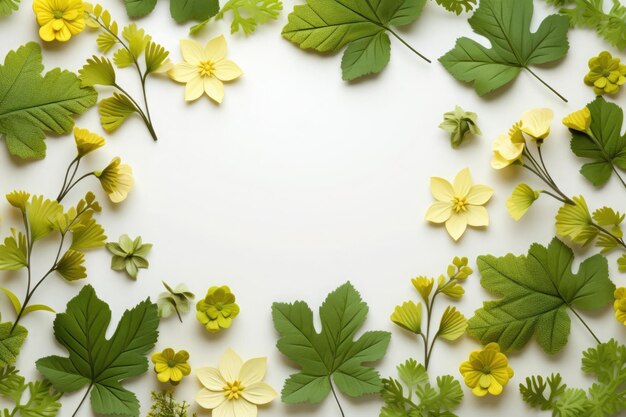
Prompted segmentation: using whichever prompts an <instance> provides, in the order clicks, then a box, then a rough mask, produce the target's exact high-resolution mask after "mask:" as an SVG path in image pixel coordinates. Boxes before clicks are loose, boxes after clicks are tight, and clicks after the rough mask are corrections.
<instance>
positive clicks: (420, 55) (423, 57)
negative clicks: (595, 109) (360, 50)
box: [385, 27, 567, 101]
mask: <svg viewBox="0 0 626 417" xmlns="http://www.w3.org/2000/svg"><path fill="white" fill-rule="evenodd" d="M385 29H386V30H387V31H388V32H389V33H391V34H392V35H393V36H394V37H395V38H396V39H398V40H399V41H400V42H402V43H403V44H404V46H406V47H407V48H409V49H410V50H411V51H413V52H414V53H415V54H416V55H417V56H419V57H420V58H422V59H423V60H424V61H426V62H428V63H429V64H431V63H432V61H431V60H430V59H428V58H426V57H425V56H424V55H422V54H420V53H419V52H418V51H417V50H416V49H415V48H413V47H412V46H411V45H409V44H408V43H407V42H406V41H405V40H404V39H402V38H401V37H400V36H399V35H398V34H397V33H396V32H394V31H393V30H392V29H391V28H388V27H385ZM566 101H567V100H566Z"/></svg>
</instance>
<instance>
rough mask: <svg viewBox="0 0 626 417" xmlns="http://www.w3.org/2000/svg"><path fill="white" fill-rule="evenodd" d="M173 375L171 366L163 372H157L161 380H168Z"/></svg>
mask: <svg viewBox="0 0 626 417" xmlns="http://www.w3.org/2000/svg"><path fill="white" fill-rule="evenodd" d="M170 376H171V368H167V369H166V370H164V371H163V372H159V373H158V374H157V378H158V380H159V381H160V382H168V381H169V380H170Z"/></svg>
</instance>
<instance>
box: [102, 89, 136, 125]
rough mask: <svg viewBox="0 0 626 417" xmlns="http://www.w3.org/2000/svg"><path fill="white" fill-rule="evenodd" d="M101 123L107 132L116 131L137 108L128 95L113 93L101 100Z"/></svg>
mask: <svg viewBox="0 0 626 417" xmlns="http://www.w3.org/2000/svg"><path fill="white" fill-rule="evenodd" d="M98 112H99V113H100V123H101V124H102V127H103V128H104V130H106V131H107V132H114V131H115V130H116V129H117V128H118V127H120V126H121V125H122V123H124V122H125V121H126V119H127V118H128V117H129V116H130V115H132V114H133V113H137V108H136V107H135V105H134V104H133V102H132V101H131V100H130V98H129V97H128V96H125V95H122V94H119V93H113V95H112V96H111V97H107V98H105V99H102V100H100V104H99V105H98Z"/></svg>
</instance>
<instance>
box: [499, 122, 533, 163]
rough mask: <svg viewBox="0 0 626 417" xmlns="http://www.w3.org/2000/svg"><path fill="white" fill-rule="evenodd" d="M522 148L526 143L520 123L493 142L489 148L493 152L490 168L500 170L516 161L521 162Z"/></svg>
mask: <svg viewBox="0 0 626 417" xmlns="http://www.w3.org/2000/svg"><path fill="white" fill-rule="evenodd" d="M524 146H526V141H525V140H524V135H523V134H522V130H521V127H520V123H516V124H514V125H513V126H512V127H511V128H510V129H509V132H508V134H506V133H503V134H502V135H500V136H498V139H496V140H495V141H494V142H493V145H492V146H491V150H492V151H493V159H492V160H491V167H492V168H494V169H502V168H506V167H508V166H509V165H511V164H514V163H516V162H517V161H521V160H522V152H524Z"/></svg>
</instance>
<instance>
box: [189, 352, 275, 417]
mask: <svg viewBox="0 0 626 417" xmlns="http://www.w3.org/2000/svg"><path fill="white" fill-rule="evenodd" d="M266 367H267V358H255V359H250V360H248V361H246V362H244V361H243V360H242V359H241V358H240V357H239V355H237V354H236V353H235V352H233V351H232V350H231V349H228V350H227V351H226V352H225V353H224V355H223V356H222V359H220V363H219V366H218V367H217V368H208V367H207V368H200V369H198V371H197V373H196V375H197V376H198V379H199V380H200V383H201V384H202V385H203V386H204V388H203V389H202V390H201V391H200V392H199V393H198V395H196V402H197V403H198V404H200V406H201V407H203V408H207V409H209V410H213V411H212V415H213V416H214V417H218V416H219V417H256V415H257V406H258V405H263V404H268V403H270V402H272V401H273V400H274V399H275V398H276V397H277V396H278V394H277V393H276V391H274V389H273V388H272V387H271V386H269V385H268V384H266V383H265V382H262V381H263V378H264V377H265V370H266Z"/></svg>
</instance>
